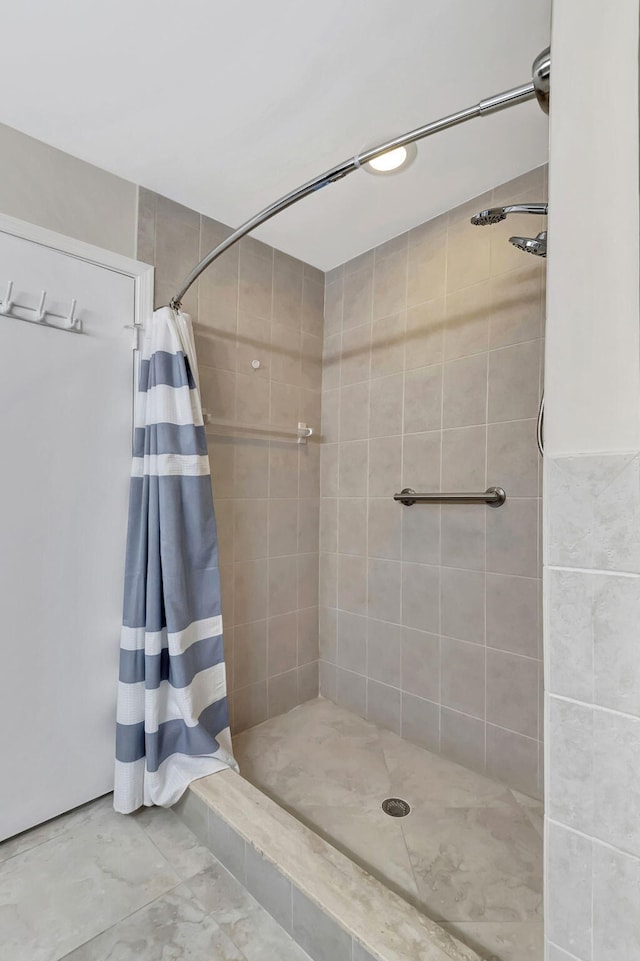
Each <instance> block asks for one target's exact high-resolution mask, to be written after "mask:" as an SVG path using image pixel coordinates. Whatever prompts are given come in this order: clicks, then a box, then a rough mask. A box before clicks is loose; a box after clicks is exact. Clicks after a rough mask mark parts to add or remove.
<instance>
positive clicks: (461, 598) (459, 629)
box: [440, 567, 485, 644]
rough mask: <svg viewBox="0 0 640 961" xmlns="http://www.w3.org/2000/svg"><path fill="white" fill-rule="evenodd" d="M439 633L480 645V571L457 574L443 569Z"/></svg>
mask: <svg viewBox="0 0 640 961" xmlns="http://www.w3.org/2000/svg"><path fill="white" fill-rule="evenodd" d="M440 610H441V618H442V622H441V629H442V633H443V634H446V635H448V636H449V637H455V638H458V640H461V641H473V642H474V643H476V644H484V641H485V574H484V571H459V570H456V569H455V568H448V567H445V568H443V570H442V580H441V584H440Z"/></svg>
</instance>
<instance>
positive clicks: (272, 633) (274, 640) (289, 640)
mask: <svg viewBox="0 0 640 961" xmlns="http://www.w3.org/2000/svg"><path fill="white" fill-rule="evenodd" d="M298 614H299V612H296V611H293V612H290V613H289V614H276V615H275V616H273V617H270V618H269V619H268V621H267V675H268V676H269V677H271V676H272V675H274V674H283V673H284V672H285V671H290V670H292V669H293V668H294V667H296V666H297V663H298ZM252 626H253V625H252ZM239 630H242V629H241V628H240V629H239Z"/></svg>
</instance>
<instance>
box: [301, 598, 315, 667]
mask: <svg viewBox="0 0 640 961" xmlns="http://www.w3.org/2000/svg"><path fill="white" fill-rule="evenodd" d="M317 660H318V608H317V607H308V608H306V609H305V610H303V611H298V666H301V665H302V664H310V663H311V662H313V661H317Z"/></svg>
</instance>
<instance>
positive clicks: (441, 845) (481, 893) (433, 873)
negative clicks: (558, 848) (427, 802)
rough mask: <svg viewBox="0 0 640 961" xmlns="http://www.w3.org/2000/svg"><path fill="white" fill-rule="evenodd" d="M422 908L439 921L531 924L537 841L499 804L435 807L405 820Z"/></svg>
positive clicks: (518, 816) (537, 904) (538, 886)
mask: <svg viewBox="0 0 640 961" xmlns="http://www.w3.org/2000/svg"><path fill="white" fill-rule="evenodd" d="M403 830H404V834H405V839H406V842H407V848H408V850H409V856H410V858H411V861H412V864H413V871H414V874H415V877H416V881H417V884H418V890H419V893H420V896H421V899H422V902H423V904H424V906H425V908H426V910H427V913H428V914H430V916H431V917H433V918H435V919H436V920H443V921H530V920H538V919H539V918H540V917H541V911H542V844H541V841H540V838H539V837H538V835H537V834H536V832H535V831H534V829H533V828H532V826H531V824H530V823H529V821H528V820H527V819H526V817H525V816H524V815H523V814H522V813H521V812H519V811H517V810H516V809H509V808H507V807H503V806H500V805H494V806H492V807H486V808H477V807H475V808H448V809H446V810H439V809H437V808H434V809H433V810H432V811H430V812H427V811H424V810H422V811H421V812H420V813H415V812H414V813H412V815H410V816H409V817H408V818H406V819H405V823H404V824H403Z"/></svg>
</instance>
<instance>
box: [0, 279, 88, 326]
mask: <svg viewBox="0 0 640 961" xmlns="http://www.w3.org/2000/svg"><path fill="white" fill-rule="evenodd" d="M46 302H47V292H46V290H42V291H41V292H40V300H39V302H38V306H37V307H30V306H28V305H27V304H19V303H18V302H17V301H16V300H14V299H13V281H12V280H10V281H8V283H7V292H6V294H5V297H4V300H3V301H1V302H0V314H2V315H3V316H4V317H12V318H13V319H14V320H22V321H24V323H26V324H40V326H42V327H51V328H53V330H66V331H68V332H69V333H72V334H81V333H83V330H82V321H81V320H78V318H77V317H76V308H77V306H78V302H77V300H75V298H74V299H73V300H72V301H71V307H70V309H69V313H68V314H58V313H56V312H55V311H53V310H47V309H46V306H45V305H46ZM15 310H26V311H29V312H30V313H32V314H33V317H22V316H20V315H18V314H16V313H14V311H15ZM59 320H61V321H64V323H61V324H60V323H55V321H59ZM52 321H54V322H53V323H52Z"/></svg>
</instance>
